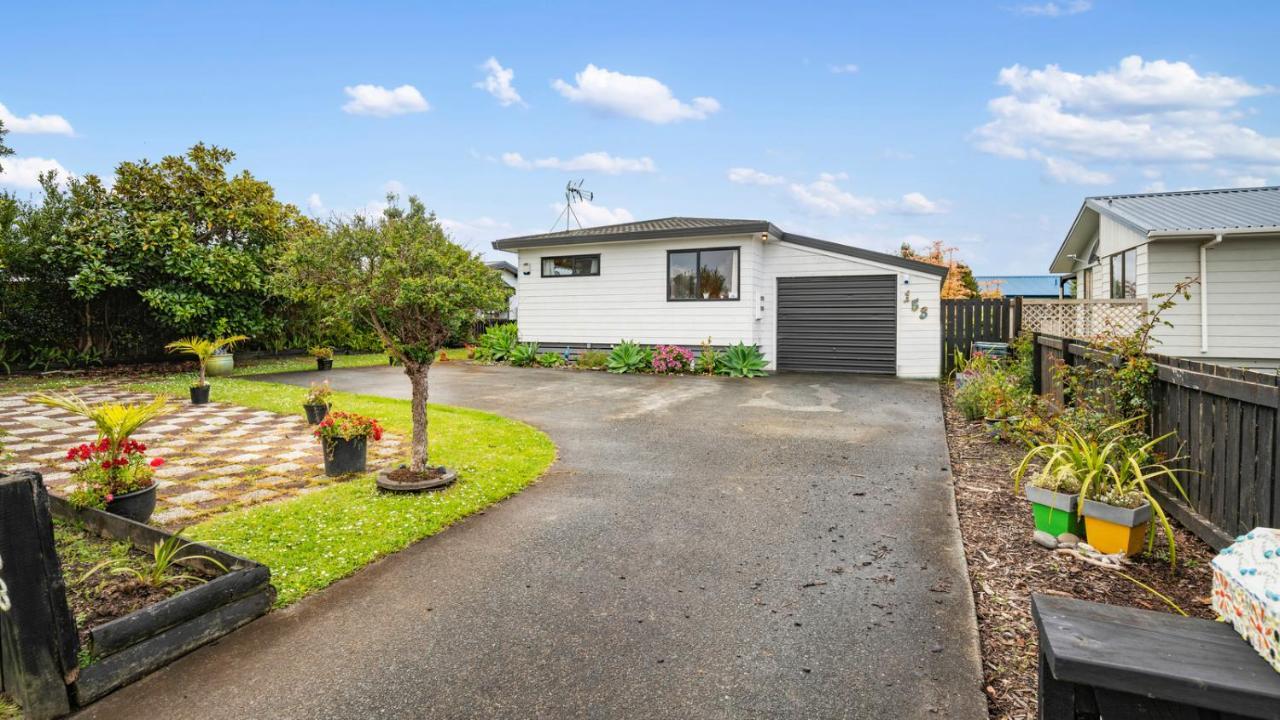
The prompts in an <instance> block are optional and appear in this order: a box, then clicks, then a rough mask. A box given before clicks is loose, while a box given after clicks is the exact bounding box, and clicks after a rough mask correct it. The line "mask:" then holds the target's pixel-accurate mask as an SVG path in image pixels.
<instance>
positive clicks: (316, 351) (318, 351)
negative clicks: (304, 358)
mask: <svg viewBox="0 0 1280 720" xmlns="http://www.w3.org/2000/svg"><path fill="white" fill-rule="evenodd" d="M307 352H309V353H311V357H313V358H316V359H318V360H332V359H333V348H331V347H328V346H324V345H317V346H316V347H313V348H310V349H309V350H307Z"/></svg>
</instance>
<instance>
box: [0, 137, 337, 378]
mask: <svg viewBox="0 0 1280 720" xmlns="http://www.w3.org/2000/svg"><path fill="white" fill-rule="evenodd" d="M234 157H235V155H234V153H232V152H231V151H229V150H225V149H222V148H218V147H213V146H207V145H204V144H197V145H195V146H194V147H192V148H191V149H190V150H189V151H187V153H186V154H184V155H175V156H168V157H165V158H163V159H161V160H160V161H159V162H155V163H153V162H150V161H147V160H140V161H137V162H125V163H121V164H120V165H119V166H118V167H117V168H116V173H115V182H114V183H113V184H112V186H111V187H107V186H106V184H104V183H103V182H102V181H101V180H100V179H99V178H97V177H95V176H93V175H87V176H85V177H84V178H72V179H70V180H69V181H67V182H66V183H65V184H63V183H60V182H59V180H58V178H57V177H56V176H55V175H52V174H49V175H46V176H45V177H43V178H42V186H43V192H44V198H43V200H42V201H41V202H39V203H34V204H31V205H30V206H28V207H25V208H24V210H23V211H22V212H21V213H20V215H21V217H20V218H19V219H18V221H17V222H16V223H14V227H15V231H14V232H13V233H11V234H8V235H0V242H3V246H0V258H3V259H2V260H0V263H4V264H5V265H8V266H9V267H10V272H11V273H12V274H13V275H14V276H15V277H21V278H22V279H23V281H24V282H26V283H29V284H30V285H31V286H33V287H35V288H38V290H39V292H41V293H43V294H45V295H48V296H50V297H49V301H51V302H52V306H53V307H61V308H74V309H75V317H74V319H73V320H72V321H69V322H65V323H64V327H63V328H62V333H63V336H64V337H75V338H76V340H75V345H76V346H77V349H79V350H90V349H92V350H96V351H98V352H100V353H102V354H103V355H119V353H115V352H114V350H115V348H116V346H117V345H118V344H120V341H122V340H124V343H123V344H124V345H126V346H128V347H129V349H130V351H132V352H135V353H146V352H150V351H154V349H156V348H157V346H158V345H159V344H162V341H160V338H172V337H173V336H174V335H197V334H200V335H226V334H236V333H244V334H248V335H255V336H258V335H267V334H269V331H270V330H272V329H273V325H272V324H273V320H274V318H275V317H276V313H277V312H278V310H279V305H280V304H279V303H277V302H273V294H272V292H271V286H270V277H271V263H272V260H273V258H274V257H275V256H276V255H278V253H279V251H280V248H281V247H283V245H284V244H285V242H286V241H287V240H288V239H289V238H290V237H291V236H293V235H295V234H298V233H308V232H318V230H319V225H317V224H316V223H315V222H314V221H312V220H310V219H308V218H306V217H305V216H303V215H302V214H301V213H300V212H299V211H298V210H297V208H295V207H293V206H292V205H287V204H284V203H281V202H279V201H278V200H276V198H275V193H274V191H273V190H272V188H271V186H270V185H269V184H267V183H265V182H263V181H261V180H257V179H255V178H254V177H253V176H252V175H250V174H249V173H248V172H241V173H239V174H237V175H234V176H230V175H228V173H227V165H228V164H230V163H231V161H232V160H233V159H234ZM0 219H3V218H0ZM42 304H46V305H47V304H48V303H42Z"/></svg>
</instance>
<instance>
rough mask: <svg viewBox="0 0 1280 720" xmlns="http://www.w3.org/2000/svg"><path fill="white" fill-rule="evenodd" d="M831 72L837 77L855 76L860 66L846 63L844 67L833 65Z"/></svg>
mask: <svg viewBox="0 0 1280 720" xmlns="http://www.w3.org/2000/svg"><path fill="white" fill-rule="evenodd" d="M831 72H833V73H835V74H836V75H853V74H855V73H857V72H858V66H857V65H854V64H853V63H845V64H843V65H832V66H831Z"/></svg>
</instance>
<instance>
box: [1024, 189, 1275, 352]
mask: <svg viewBox="0 0 1280 720" xmlns="http://www.w3.org/2000/svg"><path fill="white" fill-rule="evenodd" d="M1049 271H1050V272H1053V273H1058V274H1061V275H1062V276H1063V277H1064V278H1066V279H1073V280H1074V281H1075V288H1076V290H1075V292H1076V295H1077V297H1081V298H1089V299H1104V298H1150V297H1151V295H1152V294H1153V293H1168V292H1169V291H1170V290H1171V289H1172V288H1173V286H1174V285H1175V284H1176V283H1178V282H1179V281H1181V280H1183V279H1185V278H1187V277H1197V278H1199V279H1200V282H1199V285H1198V286H1196V287H1193V288H1192V289H1191V300H1190V301H1187V300H1183V299H1181V298H1179V299H1178V305H1177V306H1176V307H1174V308H1173V309H1171V310H1169V311H1168V312H1166V313H1165V314H1164V315H1162V318H1163V319H1167V320H1169V321H1170V322H1171V323H1173V327H1172V328H1166V327H1157V328H1156V330H1155V333H1154V335H1155V337H1156V338H1157V339H1158V340H1159V341H1160V342H1159V343H1158V344H1157V345H1156V346H1155V350H1156V352H1159V353H1163V354H1165V355H1173V356H1176V357H1185V358H1190V359H1197V360H1203V361H1206V362H1215V363H1220V364H1224V365H1237V366H1241V367H1252V368H1274V367H1280V187H1261V188H1241V189H1228V190H1194V191H1187V192H1167V193H1152V194H1146V195H1113V196H1104V197H1091V198H1087V199H1086V200H1085V201H1084V205H1083V206H1082V207H1081V208H1080V212H1079V214H1078V215H1077V216H1076V220H1075V223H1073V224H1072V226H1071V230H1070V232H1068V233H1067V237H1066V239H1065V240H1064V241H1063V243H1062V247H1061V248H1060V249H1059V250H1058V254H1057V256H1056V257H1054V259H1053V264H1052V265H1050V266H1049ZM1154 302H1158V301H1153V303H1152V304H1153V305H1154Z"/></svg>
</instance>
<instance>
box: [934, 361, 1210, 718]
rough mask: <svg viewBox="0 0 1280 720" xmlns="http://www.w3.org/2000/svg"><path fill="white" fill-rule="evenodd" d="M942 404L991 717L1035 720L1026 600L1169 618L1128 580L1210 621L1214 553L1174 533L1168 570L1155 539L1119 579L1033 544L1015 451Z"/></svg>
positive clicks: (1032, 635) (948, 395) (948, 400)
mask: <svg viewBox="0 0 1280 720" xmlns="http://www.w3.org/2000/svg"><path fill="white" fill-rule="evenodd" d="M942 395H943V405H944V408H945V411H946V426H947V441H948V446H949V448H950V454H951V468H952V473H953V476H954V479H955V488H956V505H957V511H958V513H959V518H960V528H961V532H962V534H963V537H964V547H965V556H966V558H967V560H968V565H969V577H970V583H971V585H972V589H973V595H974V603H975V605H976V607H977V614H978V630H979V635H980V639H981V644H982V660H983V679H984V687H985V690H986V694H987V699H988V703H989V707H990V714H991V717H993V718H1034V717H1036V688H1037V661H1038V656H1037V652H1038V650H1037V647H1036V629H1035V624H1034V622H1033V621H1032V618H1031V605H1030V596H1031V594H1032V593H1043V594H1048V595H1060V596H1066V597H1074V598H1080V599H1083V600H1092V601H1095V602H1101V603H1107V604H1110V605H1124V606H1130V607H1137V608H1143V609H1146V610H1154V611H1158V612H1175V611H1174V610H1173V609H1172V608H1171V607H1170V606H1169V605H1168V604H1166V603H1165V602H1164V601H1163V600H1161V599H1160V598H1159V597H1157V596H1156V595H1155V594H1154V593H1152V592H1151V591H1149V590H1146V589H1144V588H1143V587H1141V586H1140V585H1138V584H1137V582H1134V580H1136V581H1138V582H1141V583H1143V584H1145V585H1148V586H1150V587H1151V588H1152V589H1154V590H1156V591H1158V592H1159V593H1161V594H1163V595H1165V596H1166V597H1168V598H1169V599H1170V600H1171V601H1172V602H1173V603H1175V604H1177V605H1178V606H1179V607H1181V608H1182V610H1183V611H1185V612H1186V613H1187V614H1189V615H1191V616H1193V617H1203V618H1212V617H1214V614H1213V611H1212V609H1211V608H1210V607H1209V597H1208V596H1209V592H1210V586H1211V583H1212V568H1211V566H1210V565H1209V561H1210V559H1211V558H1212V557H1213V555H1214V552H1213V550H1212V549H1211V548H1210V547H1209V546H1208V545H1206V544H1205V543H1204V542H1202V541H1201V540H1200V539H1198V538H1197V537H1195V536H1194V535H1192V534H1191V533H1190V532H1188V531H1186V530H1185V529H1183V528H1181V527H1179V526H1177V525H1175V526H1174V532H1175V535H1176V538H1177V555H1178V566H1177V568H1176V569H1171V568H1170V567H1169V563H1168V561H1167V546H1166V545H1165V542H1164V539H1163V537H1162V536H1161V535H1160V534H1159V533H1157V536H1156V544H1155V547H1154V550H1153V552H1152V553H1151V554H1150V555H1142V556H1140V557H1136V558H1133V559H1132V562H1130V563H1128V564H1126V566H1125V567H1124V568H1123V569H1122V570H1120V571H1116V570H1110V569H1104V568H1101V567H1097V566H1094V565H1090V564H1087V563H1085V562H1083V561H1081V560H1078V559H1076V558H1075V557H1073V556H1071V555H1067V554H1065V553H1062V552H1054V551H1051V550H1048V549H1045V548H1042V547H1040V546H1038V545H1035V544H1033V543H1032V540H1031V538H1032V532H1033V530H1034V529H1035V527H1034V525H1033V523H1032V519H1031V511H1030V507H1029V505H1028V503H1027V501H1026V500H1025V499H1024V498H1023V497H1021V496H1018V495H1015V494H1014V493H1013V482H1012V479H1011V477H1010V471H1011V470H1012V469H1014V468H1016V467H1017V465H1018V463H1019V462H1020V461H1021V459H1022V456H1023V453H1024V448H1023V446H1021V445H1018V444H1013V443H1007V442H999V441H997V440H995V439H994V438H993V437H992V436H991V435H990V433H989V432H988V430H987V428H986V426H985V425H984V424H983V423H981V422H969V421H966V420H965V419H964V417H963V415H962V414H961V413H960V412H959V411H958V410H957V409H956V408H955V406H954V402H953V398H952V389H951V387H950V386H949V385H947V386H944V387H943V391H942ZM1120 572H1123V573H1125V574H1127V575H1129V576H1131V577H1132V578H1133V579H1134V580H1129V579H1126V578H1125V577H1123V576H1122V575H1121V574H1120Z"/></svg>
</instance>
